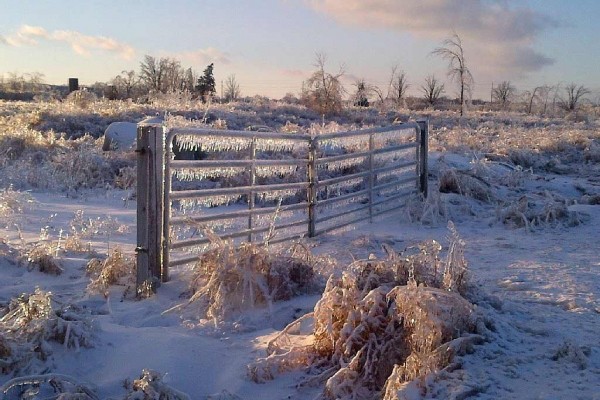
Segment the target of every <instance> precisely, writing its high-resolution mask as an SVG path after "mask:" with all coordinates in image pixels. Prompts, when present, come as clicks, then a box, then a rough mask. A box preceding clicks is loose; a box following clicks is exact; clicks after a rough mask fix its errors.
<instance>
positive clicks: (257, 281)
mask: <svg viewBox="0 0 600 400" xmlns="http://www.w3.org/2000/svg"><path fill="white" fill-rule="evenodd" d="M207 234H208V236H209V237H210V239H211V242H212V245H213V246H214V248H213V249H212V250H209V251H207V252H205V253H203V254H202V255H201V256H200V258H199V260H198V261H197V262H196V264H195V266H194V267H193V273H192V278H191V282H190V285H189V293H190V294H191V297H190V299H189V300H188V301H187V303H185V304H183V305H179V306H176V307H175V308H174V309H182V308H190V307H192V308H194V311H193V312H194V313H195V314H196V315H197V316H198V317H199V318H207V319H212V320H213V321H214V322H215V323H219V322H223V321H226V320H230V319H231V318H232V317H234V316H236V315H238V314H239V313H240V312H241V311H244V310H248V309H253V308H256V307H260V306H270V305H271V304H272V302H274V301H281V300H289V299H290V298H292V297H293V296H296V295H298V294H301V293H307V292H310V291H312V290H314V289H315V286H316V274H315V267H316V264H318V263H319V262H320V261H322V260H321V259H320V258H317V257H313V256H312V255H311V254H310V251H309V250H308V249H305V253H304V255H303V256H302V257H301V256H299V255H298V252H292V253H289V254H285V253H274V252H271V251H270V250H269V248H268V247H266V246H262V245H258V244H254V243H243V244H241V245H240V246H237V247H236V246H234V244H233V243H231V242H229V241H225V240H222V239H220V238H218V237H217V236H216V235H215V234H213V233H211V232H207Z"/></svg>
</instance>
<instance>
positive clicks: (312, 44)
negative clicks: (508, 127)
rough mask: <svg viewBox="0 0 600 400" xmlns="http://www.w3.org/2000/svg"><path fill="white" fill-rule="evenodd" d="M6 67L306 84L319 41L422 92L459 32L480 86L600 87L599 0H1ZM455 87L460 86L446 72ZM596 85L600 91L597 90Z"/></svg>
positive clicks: (57, 77)
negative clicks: (155, 63) (174, 62)
mask: <svg viewBox="0 0 600 400" xmlns="http://www.w3.org/2000/svg"><path fill="white" fill-rule="evenodd" d="M0 5H1V8H0V9H1V10H2V12H1V13H0V74H2V73H4V74H6V73H9V72H17V73H21V74H22V73H30V72H41V73H43V74H44V75H45V80H46V82H48V83H66V82H67V79H68V78H69V77H78V78H79V79H80V82H81V83H83V84H92V83H94V82H96V81H108V80H109V79H111V78H112V77H114V76H116V75H118V74H119V73H120V72H121V71H123V70H129V69H134V70H136V71H137V70H138V69H139V62H140V60H141V59H142V57H143V56H144V55H145V54H150V55H153V56H156V57H166V56H168V57H175V58H177V59H179V60H180V61H181V62H182V64H183V65H184V66H186V67H188V66H189V67H192V68H193V69H195V70H196V71H198V72H201V71H202V70H203V69H204V68H205V67H206V65H207V64H209V63H211V62H214V63H215V77H216V79H217V81H218V82H219V81H220V80H223V79H225V78H226V77H227V76H228V75H230V74H235V75H236V78H237V80H238V82H239V83H240V85H241V89H242V93H243V94H244V95H253V94H264V95H268V96H271V97H281V96H283V95H284V94H285V93H287V92H291V93H295V94H297V93H298V92H299V91H300V87H301V82H302V80H304V79H306V78H307V77H308V76H309V75H310V72H311V70H312V69H313V63H314V60H315V54H316V53H317V52H320V53H324V54H326V56H327V67H328V69H329V70H331V71H332V72H335V71H337V70H338V69H339V67H340V65H342V64H343V65H344V66H345V71H346V78H347V79H346V82H347V88H348V89H349V90H351V89H352V82H353V81H354V79H356V78H364V79H366V80H367V81H368V82H371V83H373V84H377V85H379V86H381V87H384V86H386V82H387V80H388V78H389V74H390V70H391V67H392V66H393V65H398V67H399V69H402V70H404V71H406V74H407V76H408V80H409V83H411V87H412V89H411V90H412V91H413V92H414V93H415V94H416V93H417V92H418V88H419V87H420V86H421V85H422V82H423V80H424V78H425V77H426V76H427V75H430V74H435V75H436V76H437V77H438V78H442V79H444V80H447V79H446V77H445V71H446V64H445V62H444V61H442V60H440V59H439V58H436V57H434V56H431V55H430V53H431V51H432V50H433V49H434V48H435V47H437V46H439V45H440V44H441V42H442V40H443V39H444V38H446V37H448V36H449V35H450V34H451V33H452V32H453V31H455V32H456V33H458V34H459V35H460V36H461V37H462V39H463V43H464V47H465V51H466V57H467V61H468V65H469V67H470V69H471V72H472V73H473V76H474V78H475V97H479V98H487V97H488V96H489V92H490V88H491V84H492V82H496V83H497V82H500V81H503V80H510V81H511V82H512V83H513V84H514V85H515V86H516V87H517V89H519V90H527V89H531V88H533V87H535V86H537V85H541V84H552V85H554V84H557V83H563V84H565V83H571V82H575V83H578V84H584V85H586V86H587V87H589V88H591V89H593V90H595V91H596V92H595V95H597V94H600V68H599V66H600V34H599V33H598V28H597V27H595V26H594V25H596V24H597V20H598V17H600V1H597V0H571V1H568V0H520V1H519V0H411V1H409V0H260V1H259V0H202V1H191V0H169V1H166V0H164V1H158V0H120V1H113V0H104V1H100V0H86V1H81V0H77V1H75V0H54V1H52V0H45V1H44V0H13V1H3V0H0ZM446 86H447V94H448V95H453V94H454V92H455V90H454V85H452V83H451V82H447V83H446ZM595 95H594V96H595Z"/></svg>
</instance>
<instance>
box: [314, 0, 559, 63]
mask: <svg viewBox="0 0 600 400" xmlns="http://www.w3.org/2000/svg"><path fill="white" fill-rule="evenodd" d="M304 1H305V3H306V4H308V5H309V6H310V7H312V8H313V9H314V10H316V11H318V12H320V13H323V14H326V15H329V16H330V17H332V18H334V19H335V20H337V21H339V22H341V23H344V24H348V25H354V26H363V27H368V28H385V29H393V30H396V31H399V32H408V33H410V34H412V35H414V36H416V37H422V38H427V39H434V40H441V39H444V38H447V37H448V36H449V35H450V34H451V33H452V32H453V31H454V32H456V33H458V34H459V35H460V36H461V38H462V39H463V43H464V45H465V49H466V50H468V51H469V52H470V56H471V57H470V59H471V60H472V61H473V63H472V64H476V65H477V66H480V67H482V68H483V69H485V70H487V71H489V72H490V73H502V74H507V73H518V74H522V73H527V72H533V71H537V70H539V69H541V68H542V67H544V66H546V65H549V64H552V63H553V60H552V59H551V58H549V57H547V56H544V55H543V54H540V53H539V52H537V51H536V50H535V49H534V47H533V45H534V42H535V40H536V38H538V37H539V36H540V35H541V34H542V33H543V32H544V31H546V30H548V29H552V28H556V27H557V26H558V23H557V21H555V20H553V19H551V18H549V17H547V16H545V15H543V14H540V13H538V12H536V11H534V10H532V9H530V8H527V7H524V6H520V7H514V6H513V4H515V3H516V4H520V3H518V2H516V1H514V0H418V1H414V0H304Z"/></svg>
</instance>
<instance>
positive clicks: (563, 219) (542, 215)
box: [497, 191, 586, 230]
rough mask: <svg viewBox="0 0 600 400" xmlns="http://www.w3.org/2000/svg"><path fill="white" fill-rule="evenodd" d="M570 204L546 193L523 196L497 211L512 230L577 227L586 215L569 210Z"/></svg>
mask: <svg viewBox="0 0 600 400" xmlns="http://www.w3.org/2000/svg"><path fill="white" fill-rule="evenodd" d="M569 205H570V202H569V201H568V200H567V199H565V198H563V197H562V196H560V195H557V194H553V193H550V192H548V191H545V192H544V193H543V194H541V195H534V196H531V195H530V196H528V195H523V196H521V197H520V198H519V199H518V200H516V201H514V202H512V203H508V204H505V205H503V206H501V207H499V209H498V210H497V218H498V220H499V221H500V222H502V223H503V224H505V225H507V226H509V227H512V228H526V229H528V230H533V229H534V228H536V227H544V226H557V225H562V226H577V225H580V224H581V223H582V222H584V220H585V219H586V217H585V215H583V214H581V213H579V212H577V211H571V210H569V208H568V206H569Z"/></svg>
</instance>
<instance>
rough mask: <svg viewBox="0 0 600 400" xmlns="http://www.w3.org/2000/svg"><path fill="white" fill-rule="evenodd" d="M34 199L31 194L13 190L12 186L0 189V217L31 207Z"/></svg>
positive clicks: (20, 212)
mask: <svg viewBox="0 0 600 400" xmlns="http://www.w3.org/2000/svg"><path fill="white" fill-rule="evenodd" d="M34 203H35V201H34V199H33V197H31V194H29V193H27V192H21V191H18V190H14V189H13V187H12V186H9V187H8V188H3V189H0V218H8V217H10V216H12V215H14V214H22V213H23V212H25V211H28V210H30V209H31V208H32V206H33V205H34Z"/></svg>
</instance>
